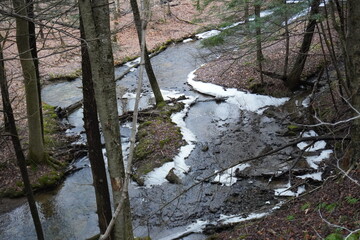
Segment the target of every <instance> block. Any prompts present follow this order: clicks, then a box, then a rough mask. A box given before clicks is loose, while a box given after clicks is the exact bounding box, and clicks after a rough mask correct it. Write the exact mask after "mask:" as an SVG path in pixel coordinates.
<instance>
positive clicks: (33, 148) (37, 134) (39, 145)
mask: <svg viewBox="0 0 360 240" xmlns="http://www.w3.org/2000/svg"><path fill="white" fill-rule="evenodd" d="M13 6H14V10H15V13H16V14H18V15H19V16H23V17H27V12H26V4H25V1H24V0H13ZM29 42H30V41H29V26H28V22H27V21H26V20H25V19H24V18H21V17H17V18H16V44H17V47H18V51H19V56H20V62H21V67H22V71H23V77H24V83H25V94H26V109H27V118H28V125H29V153H28V159H29V160H31V161H34V162H45V161H47V159H48V157H47V154H46V153H45V148H44V142H43V137H42V126H41V118H40V111H39V93H38V86H37V77H36V69H35V65H34V61H33V57H32V55H31V50H30V45H29Z"/></svg>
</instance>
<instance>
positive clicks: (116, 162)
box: [79, 0, 133, 240]
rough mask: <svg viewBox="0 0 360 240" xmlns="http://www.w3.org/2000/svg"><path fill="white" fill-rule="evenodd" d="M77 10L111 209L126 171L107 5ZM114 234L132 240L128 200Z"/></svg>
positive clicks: (96, 0)
mask: <svg viewBox="0 0 360 240" xmlns="http://www.w3.org/2000/svg"><path fill="white" fill-rule="evenodd" d="M79 7H80V12H81V18H82V20H83V25H84V32H85V36H86V39H85V40H86V44H87V45H88V52H89V58H90V64H91V72H92V79H93V83H94V90H95V99H96V104H97V107H98V112H99V117H100V123H101V127H102V132H103V135H104V139H105V148H106V154H107V158H108V163H109V172H110V180H111V186H112V192H113V199H114V206H117V205H118V204H119V203H120V201H121V195H122V189H123V184H124V179H125V171H124V163H123V157H122V149H121V140H120V129H119V120H118V106H117V100H116V83H115V76H114V60H113V54H112V47H111V37H110V19H109V2H108V1H107V0H93V1H90V0H79ZM113 233H114V239H115V240H128V239H133V233H132V222H131V212H130V203H129V198H128V196H126V200H125V204H124V206H123V208H122V210H121V213H120V215H119V217H118V218H117V221H116V224H115V227H114V232H113Z"/></svg>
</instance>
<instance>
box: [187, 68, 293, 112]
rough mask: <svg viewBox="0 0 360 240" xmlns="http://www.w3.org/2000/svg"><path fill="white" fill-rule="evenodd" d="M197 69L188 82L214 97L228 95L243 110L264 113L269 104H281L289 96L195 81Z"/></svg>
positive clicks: (196, 88)
mask: <svg viewBox="0 0 360 240" xmlns="http://www.w3.org/2000/svg"><path fill="white" fill-rule="evenodd" d="M195 71H196V70H194V71H192V72H191V73H189V75H188V83H189V84H190V85H191V86H192V87H193V88H194V89H195V90H196V91H199V92H201V93H204V94H208V95H211V96H214V97H218V98H221V97H227V100H226V101H227V102H228V103H231V104H234V105H236V106H238V107H239V108H240V109H241V110H247V111H251V112H256V113H258V114H262V113H263V112H264V111H265V109H266V107H268V106H280V105H282V104H284V103H285V102H286V101H287V100H289V98H274V97H270V96H264V95H258V94H252V93H247V92H243V91H239V90H237V89H235V88H224V87H222V86H218V85H215V84H212V83H204V82H199V81H195V80H194V78H195V77H196V75H195Z"/></svg>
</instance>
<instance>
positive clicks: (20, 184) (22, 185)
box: [15, 181, 24, 188]
mask: <svg viewBox="0 0 360 240" xmlns="http://www.w3.org/2000/svg"><path fill="white" fill-rule="evenodd" d="M15 185H16V186H17V187H20V188H22V187H24V183H23V182H22V181H16V183H15Z"/></svg>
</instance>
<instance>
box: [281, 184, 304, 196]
mask: <svg viewBox="0 0 360 240" xmlns="http://www.w3.org/2000/svg"><path fill="white" fill-rule="evenodd" d="M290 188H291V183H290V182H289V183H288V184H287V185H286V186H285V187H283V188H277V189H275V196H279V197H297V196H299V195H300V194H302V193H304V192H305V191H306V190H305V186H304V185H303V186H299V187H298V188H297V190H296V192H294V191H292V190H291V189H290Z"/></svg>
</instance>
